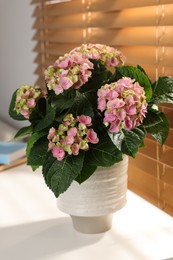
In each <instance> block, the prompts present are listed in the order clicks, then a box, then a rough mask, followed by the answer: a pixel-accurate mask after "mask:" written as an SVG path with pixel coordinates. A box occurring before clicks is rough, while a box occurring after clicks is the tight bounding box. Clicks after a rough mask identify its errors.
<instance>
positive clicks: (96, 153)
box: [86, 135, 122, 167]
mask: <svg viewBox="0 0 173 260" xmlns="http://www.w3.org/2000/svg"><path fill="white" fill-rule="evenodd" d="M86 159H87V160H88V162H89V164H90V165H96V166H103V167H109V166H111V165H113V164H114V163H116V162H119V161H121V160H122V154H121V152H120V151H119V150H118V148H117V147H116V146H115V145H114V144H113V142H112V141H111V139H110V137H109V136H108V135H105V136H102V137H100V138H99V143H98V144H93V145H90V148H89V151H88V152H87V153H86Z"/></svg>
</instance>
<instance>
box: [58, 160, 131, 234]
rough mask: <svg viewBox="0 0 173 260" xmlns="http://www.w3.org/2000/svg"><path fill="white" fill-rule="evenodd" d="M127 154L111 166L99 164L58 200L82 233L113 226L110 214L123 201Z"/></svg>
mask: <svg viewBox="0 0 173 260" xmlns="http://www.w3.org/2000/svg"><path fill="white" fill-rule="evenodd" d="M127 171H128V156H124V158H123V160H122V161H121V162H119V163H116V164H114V165H113V166H111V167H98V168H97V169H96V171H95V172H94V174H93V175H92V176H91V177H90V178H88V179H87V180H86V181H85V182H83V183H82V184H78V183H77V182H75V181H74V182H73V183H72V185H71V186H70V187H69V188H68V190H67V191H66V192H64V193H63V194H61V195H60V196H59V198H58V199H57V205H58V208H59V209H60V210H61V211H63V212H64V213H67V214H69V215H70V216H71V218H72V221H73V226H74V228H75V229H76V230H77V231H79V232H82V233H90V234H91V233H102V232H105V231H107V230H109V229H110V228H111V226H112V215H113V213H114V212H116V211H117V210H119V209H121V208H122V207H123V206H124V205H125V204H126V192H127Z"/></svg>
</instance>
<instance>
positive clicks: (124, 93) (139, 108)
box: [97, 77, 147, 133]
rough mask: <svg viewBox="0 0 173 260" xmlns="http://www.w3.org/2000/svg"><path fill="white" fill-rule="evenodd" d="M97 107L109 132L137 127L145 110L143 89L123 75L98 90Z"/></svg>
mask: <svg viewBox="0 0 173 260" xmlns="http://www.w3.org/2000/svg"><path fill="white" fill-rule="evenodd" d="M97 95H98V106H97V107H98V109H99V110H100V111H101V112H102V113H104V118H103V122H104V124H105V126H109V131H110V132H115V133H117V132H119V131H121V129H126V130H131V129H132V128H135V127H137V126H138V125H139V124H140V123H141V122H142V120H143V119H144V117H145V114H146V112H147V102H146V96H145V92H144V89H143V88H142V87H141V86H140V85H139V83H138V82H134V79H131V78H128V77H124V78H122V79H119V80H118V81H117V82H114V83H111V84H106V85H104V86H102V87H101V88H100V89H99V90H98V92H97Z"/></svg>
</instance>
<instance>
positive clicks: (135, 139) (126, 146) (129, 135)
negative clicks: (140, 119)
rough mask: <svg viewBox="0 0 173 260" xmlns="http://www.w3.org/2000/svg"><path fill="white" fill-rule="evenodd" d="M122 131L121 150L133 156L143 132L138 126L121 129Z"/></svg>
mask: <svg viewBox="0 0 173 260" xmlns="http://www.w3.org/2000/svg"><path fill="white" fill-rule="evenodd" d="M123 133H124V139H123V141H122V145H121V151H122V152H123V153H125V154H127V155H129V156H132V157H133V158H135V156H136V153H137V151H138V149H139V147H140V146H141V144H142V143H143V139H144V136H145V133H144V132H143V131H142V130H141V129H139V128H134V129H132V130H131V131H127V130H125V129H123Z"/></svg>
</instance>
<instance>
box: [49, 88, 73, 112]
mask: <svg viewBox="0 0 173 260" xmlns="http://www.w3.org/2000/svg"><path fill="white" fill-rule="evenodd" d="M75 96H76V91H75V90H74V89H73V88H70V89H68V90H66V91H64V92H63V93H62V94H59V95H55V94H52V99H51V105H52V106H53V107H54V108H55V109H56V112H57V114H61V113H62V112H63V111H64V110H67V109H68V108H70V107H71V106H72V105H73V102H74V99H75Z"/></svg>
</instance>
